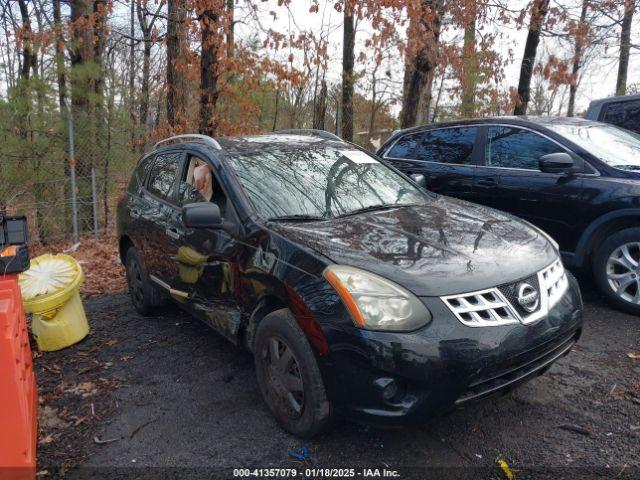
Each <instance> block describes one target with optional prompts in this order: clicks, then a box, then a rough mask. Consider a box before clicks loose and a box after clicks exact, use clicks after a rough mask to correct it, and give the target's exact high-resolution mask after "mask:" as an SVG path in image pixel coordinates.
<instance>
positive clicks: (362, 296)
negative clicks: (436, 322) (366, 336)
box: [323, 265, 431, 331]
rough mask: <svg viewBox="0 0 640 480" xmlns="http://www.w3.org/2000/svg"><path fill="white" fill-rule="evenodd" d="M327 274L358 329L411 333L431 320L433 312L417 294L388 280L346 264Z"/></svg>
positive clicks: (337, 266) (325, 273)
mask: <svg viewBox="0 0 640 480" xmlns="http://www.w3.org/2000/svg"><path fill="white" fill-rule="evenodd" d="M323 274H324V277H325V278H326V279H327V281H328V282H329V283H330V284H331V285H332V286H333V288H335V290H336V292H337V293H338V295H339V296H340V298H341V299H342V301H343V302H344V304H345V306H346V307H347V310H349V313H350V314H351V317H352V318H353V322H354V323H355V324H356V326H357V327H360V328H365V329H367V330H393V331H410V330H415V329H417V328H420V327H422V326H424V325H426V324H427V323H429V322H430V321H431V314H430V313H429V310H427V307H425V306H424V305H423V303H422V302H421V301H420V300H418V298H417V297H416V296H415V295H413V294H412V293H411V292H408V291H407V290H405V289H404V288H402V287H401V286H399V285H396V284H395V283H393V282H390V281H389V280H387V279H385V278H382V277H379V276H378V275H374V274H373V273H369V272H366V271H364V270H360V269H358V268H354V267H347V266H344V265H331V266H329V267H327V268H326V269H325V271H324V273H323Z"/></svg>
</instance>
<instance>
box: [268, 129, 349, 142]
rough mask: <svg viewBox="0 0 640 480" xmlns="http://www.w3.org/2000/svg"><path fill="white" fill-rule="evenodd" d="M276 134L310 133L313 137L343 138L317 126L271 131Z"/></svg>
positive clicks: (326, 138)
mask: <svg viewBox="0 0 640 480" xmlns="http://www.w3.org/2000/svg"><path fill="white" fill-rule="evenodd" d="M271 133H274V134H276V135H287V134H289V135H309V136H311V137H319V138H324V139H325V140H340V141H342V139H341V138H340V137H339V136H338V135H335V134H333V133H331V132H327V131H326V130H320V129H317V128H290V129H288V130H276V131H275V132H271Z"/></svg>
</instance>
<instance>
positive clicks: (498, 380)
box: [456, 333, 579, 405]
mask: <svg viewBox="0 0 640 480" xmlns="http://www.w3.org/2000/svg"><path fill="white" fill-rule="evenodd" d="M578 336H579V333H572V334H571V335H570V336H569V337H566V338H564V339H563V340H562V341H561V342H559V343H555V342H554V345H553V346H551V347H547V348H545V349H543V350H542V351H541V352H538V354H537V355H535V356H534V357H533V358H530V359H528V360H527V361H525V362H523V363H520V364H518V365H514V366H513V367H512V368H510V369H508V370H507V371H504V372H501V373H500V374H498V375H495V376H490V377H488V378H482V379H480V380H477V381H474V382H472V383H471V384H470V385H469V387H468V388H467V390H466V392H465V393H464V394H462V395H461V396H460V397H459V398H458V399H457V400H456V405H461V404H464V403H467V402H470V401H474V400H479V399H481V398H483V397H487V396H489V395H492V394H495V393H498V392H500V391H502V390H506V389H508V388H510V387H512V386H515V385H516V384H518V383H520V382H522V381H524V380H527V378H529V377H531V376H533V375H535V374H540V373H542V372H543V371H544V369H545V368H546V367H548V366H550V365H551V364H552V363H553V362H555V361H556V360H557V359H559V358H560V357H562V356H564V355H566V354H567V353H569V351H570V350H571V348H572V347H573V346H574V345H575V343H576V341H577V340H578Z"/></svg>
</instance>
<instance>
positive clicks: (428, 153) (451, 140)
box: [414, 127, 478, 165]
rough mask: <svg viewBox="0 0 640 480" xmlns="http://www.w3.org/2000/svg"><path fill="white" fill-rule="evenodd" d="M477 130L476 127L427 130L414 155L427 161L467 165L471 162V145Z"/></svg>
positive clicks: (473, 142)
mask: <svg viewBox="0 0 640 480" xmlns="http://www.w3.org/2000/svg"><path fill="white" fill-rule="evenodd" d="M477 132H478V128H477V127H462V128H444V129H440V130H431V131H427V132H425V133H424V137H422V144H421V145H420V149H419V150H418V152H417V154H416V155H415V156H414V157H415V158H416V159H418V160H425V161H429V162H440V163H453V164H457V165H469V164H471V163H472V162H473V156H472V154H473V146H474V144H475V141H476V133H477Z"/></svg>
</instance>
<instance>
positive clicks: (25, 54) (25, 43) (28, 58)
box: [18, 0, 38, 80]
mask: <svg viewBox="0 0 640 480" xmlns="http://www.w3.org/2000/svg"><path fill="white" fill-rule="evenodd" d="M18 6H19V7H20V16H21V17H22V68H21V69H20V77H21V78H23V79H25V80H28V79H29V77H30V72H31V70H33V73H34V74H36V75H37V73H38V72H37V70H36V69H37V67H38V57H37V56H36V52H35V51H34V49H33V35H32V34H33V32H32V30H31V19H30V18H29V9H28V7H27V2H26V0H18Z"/></svg>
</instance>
